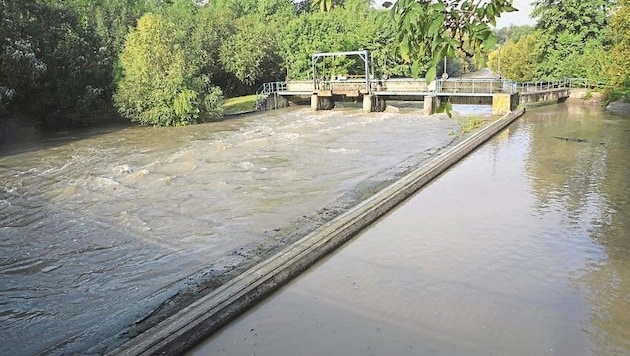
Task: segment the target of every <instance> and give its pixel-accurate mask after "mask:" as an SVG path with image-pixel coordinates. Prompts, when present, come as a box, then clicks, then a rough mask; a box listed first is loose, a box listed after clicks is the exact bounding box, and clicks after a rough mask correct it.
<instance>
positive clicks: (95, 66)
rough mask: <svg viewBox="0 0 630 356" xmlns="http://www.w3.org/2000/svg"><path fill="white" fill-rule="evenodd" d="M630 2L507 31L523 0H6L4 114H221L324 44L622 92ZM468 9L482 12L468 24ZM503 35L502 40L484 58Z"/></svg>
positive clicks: (1, 36)
mask: <svg viewBox="0 0 630 356" xmlns="http://www.w3.org/2000/svg"><path fill="white" fill-rule="evenodd" d="M628 1H630V0H619V1H612V0H597V1H595V2H587V3H584V2H580V1H577V0H562V1H555V2H553V3H552V4H551V5H547V2H543V1H542V0H541V1H539V2H537V3H536V10H535V12H534V14H535V15H536V16H537V18H538V25H537V26H536V27H534V28H531V29H529V28H511V29H509V30H508V31H506V30H500V31H498V33H496V34H495V33H494V32H493V31H491V29H492V26H493V25H494V24H495V20H496V17H498V16H499V15H500V13H501V12H504V11H511V10H512V7H511V1H507V0H493V1H491V2H485V3H484V5H479V6H474V10H475V11H472V8H471V9H468V10H467V9H464V7H463V6H464V5H465V4H464V2H462V1H456V0H448V1H447V0H443V1H439V2H437V3H435V4H433V5H430V6H429V7H423V6H421V5H420V3H418V2H416V1H413V0H404V1H399V3H398V4H397V5H396V6H394V7H393V9H391V10H385V9H382V8H381V9H376V8H375V7H374V6H372V1H369V0H302V1H290V0H223V1H197V0H166V1H164V0H109V1H94V0H20V1H11V0H0V14H1V17H2V18H1V21H2V22H1V26H0V116H2V117H7V116H8V115H11V116H16V117H17V115H15V114H19V115H20V117H30V118H33V119H34V120H36V121H37V122H38V123H39V125H41V126H44V127H48V128H59V127H69V126H75V125H83V124H86V123H87V124H89V123H90V121H91V120H94V119H93V118H103V117H110V118H115V117H123V118H124V119H127V120H131V121H134V122H138V123H140V124H147V125H187V124H192V123H197V122H203V121H209V120H215V119H217V118H219V117H220V116H221V115H222V113H223V98H224V97H227V98H230V97H235V96H239V95H245V94H252V93H255V92H256V90H257V89H258V87H259V86H260V85H261V84H262V83H264V82H270V81H278V80H286V79H309V78H310V77H311V76H312V74H311V55H312V54H313V53H314V52H331V51H348V50H356V49H361V48H363V49H368V50H370V52H371V57H372V58H371V61H372V63H371V64H372V68H373V71H374V73H373V75H374V76H376V77H407V76H411V75H415V76H425V75H426V76H428V77H434V76H438V75H440V74H441V73H443V72H444V69H443V68H442V67H443V66H444V64H443V61H442V59H443V57H444V56H446V57H448V60H447V64H446V72H448V73H449V75H450V76H451V77H452V76H458V75H461V74H463V73H465V72H468V71H474V70H476V69H477V67H478V66H480V65H485V63H487V64H489V65H490V66H491V67H492V66H495V63H498V60H497V58H499V57H500V58H501V63H502V64H501V70H500V72H501V74H502V75H503V76H504V77H506V78H510V79H516V80H533V79H540V78H551V77H556V78H558V77H565V76H571V77H585V78H589V80H593V81H610V82H613V83H615V84H616V85H617V86H618V87H620V88H623V87H624V83H628V82H630V81H628V80H627V78H629V76H630V73H629V71H630V69H629V68H630V63H628V60H630V38H629V37H628V36H629V35H628V34H629V33H630V29H629V28H628V26H629V25H628V20H627V19H628V15H629V14H628V11H629V10H628ZM387 3H388V2H386V4H387ZM473 3H476V2H474V1H473V2H466V5H465V6H469V5H470V4H473ZM453 4H457V5H458V6H459V7H453V6H451V5H453ZM389 5H391V4H389ZM447 5H448V6H447ZM427 6H428V5H427ZM470 6H472V5H470ZM469 10H470V11H469ZM472 12H474V14H472ZM463 14H464V15H466V14H472V15H466V16H472V17H471V18H470V19H469V20H470V21H468V22H466V25H464V26H459V27H458V26H457V25H456V24H455V23H456V22H457V21H455V20H456V19H457V18H460V20H461V16H463ZM578 15H579V16H578ZM471 24H473V25H471ZM426 34H433V36H425V35H426ZM497 40H498V42H499V44H500V47H499V48H500V50H499V49H497V51H495V52H493V53H491V54H490V56H489V57H488V58H486V55H485V54H484V50H490V49H492V48H493V47H495V44H496V41H497ZM317 66H318V68H317V69H318V72H319V73H320V74H323V75H325V76H328V77H332V76H335V75H346V74H360V73H361V72H362V63H361V62H360V61H359V60H357V59H355V58H351V57H346V58H344V57H341V58H325V59H322V60H321V61H320V62H319V63H318V64H317ZM494 69H495V70H496V69H498V68H496V66H495V67H494Z"/></svg>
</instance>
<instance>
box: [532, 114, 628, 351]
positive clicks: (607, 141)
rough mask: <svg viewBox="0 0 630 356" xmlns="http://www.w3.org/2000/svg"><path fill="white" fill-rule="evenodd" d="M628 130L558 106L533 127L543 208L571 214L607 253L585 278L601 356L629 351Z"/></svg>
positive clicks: (536, 183)
mask: <svg viewBox="0 0 630 356" xmlns="http://www.w3.org/2000/svg"><path fill="white" fill-rule="evenodd" d="M549 110H553V109H549ZM545 111H547V110H545ZM545 116H546V115H545ZM628 129H630V120H627V119H621V118H618V117H617V118H615V117H609V116H606V115H605V114H604V113H603V112H602V111H601V110H600V109H597V108H589V107H584V106H580V105H567V106H558V107H557V111H556V112H554V115H553V116H547V117H545V118H543V119H541V120H539V121H538V122H537V124H536V125H534V126H533V130H534V134H533V135H532V144H531V154H530V155H528V161H527V170H528V172H529V174H530V176H531V177H533V178H532V189H533V193H534V195H535V196H536V198H537V202H538V206H537V207H536V209H537V210H540V211H543V212H546V211H563V212H566V219H567V221H564V222H563V223H566V224H568V226H569V227H570V228H571V229H572V231H573V230H574V229H575V230H577V231H583V233H586V234H588V238H590V240H591V241H592V242H593V243H595V244H596V245H598V246H601V248H602V250H603V252H604V253H605V257H604V258H603V259H602V260H601V261H594V262H591V263H590V264H589V265H588V266H587V268H586V270H585V271H583V273H580V274H579V277H578V283H579V284H580V285H583V286H585V287H586V288H587V289H588V294H587V300H588V302H589V304H590V308H591V315H590V320H589V321H590V326H586V325H585V331H586V332H587V333H588V334H589V337H590V338H591V340H592V342H593V343H594V344H595V345H597V348H598V350H596V353H598V354H599V353H601V354H607V355H608V354H619V353H623V352H628V351H630V161H628V158H630V132H629V131H627V130H628ZM557 137H565V138H576V139H583V140H586V142H577V141H567V140H560V139H557Z"/></svg>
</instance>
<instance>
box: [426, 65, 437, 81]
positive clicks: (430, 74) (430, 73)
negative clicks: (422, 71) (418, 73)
mask: <svg viewBox="0 0 630 356" xmlns="http://www.w3.org/2000/svg"><path fill="white" fill-rule="evenodd" d="M436 75H437V66H435V65H432V66H431V67H429V70H427V74H426V75H425V76H424V79H425V80H426V82H427V83H431V82H432V81H434V80H435V77H436Z"/></svg>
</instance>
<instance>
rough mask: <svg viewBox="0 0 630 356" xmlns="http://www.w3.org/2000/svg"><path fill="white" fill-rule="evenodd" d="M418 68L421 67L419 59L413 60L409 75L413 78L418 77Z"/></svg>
mask: <svg viewBox="0 0 630 356" xmlns="http://www.w3.org/2000/svg"><path fill="white" fill-rule="evenodd" d="M420 69H422V65H421V64H420V61H414V62H413V64H412V65H411V76H412V77H414V78H418V76H419V75H420Z"/></svg>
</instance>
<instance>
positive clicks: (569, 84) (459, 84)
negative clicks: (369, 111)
mask: <svg viewBox="0 0 630 356" xmlns="http://www.w3.org/2000/svg"><path fill="white" fill-rule="evenodd" d="M368 84H369V90H370V92H374V91H383V92H386V91H387V90H388V89H389V88H388V84H391V86H392V88H391V89H392V90H394V91H400V92H404V91H417V92H425V91H426V92H430V93H434V94H456V93H457V94H460V95H462V94H464V95H465V94H471V95H484V94H487V95H490V94H494V93H509V94H515V93H522V94H533V93H539V92H545V91H552V90H560V89H569V88H590V89H601V88H607V87H610V86H611V84H610V83H607V82H601V81H592V80H588V79H585V78H565V79H554V80H541V81H532V82H515V81H511V80H505V79H493V78H454V79H438V80H436V81H435V83H434V85H427V84H426V82H425V81H424V79H421V78H420V79H412V78H396V79H387V80H380V79H379V80H371V81H370V82H369V83H368ZM432 84H433V83H432ZM313 85H314V86H315V87H314V88H313V90H333V91H358V92H362V93H364V91H365V87H366V79H365V78H355V77H352V78H350V77H349V78H347V79H346V78H336V79H334V80H317V81H315V82H314V84H313ZM281 91H287V83H286V82H271V83H265V84H263V85H261V86H260V88H259V89H258V91H257V92H256V94H257V95H258V97H257V100H256V108H257V110H265V109H269V108H276V107H274V105H271V106H270V105H267V103H266V101H267V100H268V98H269V96H270V95H278V92H281Z"/></svg>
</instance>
